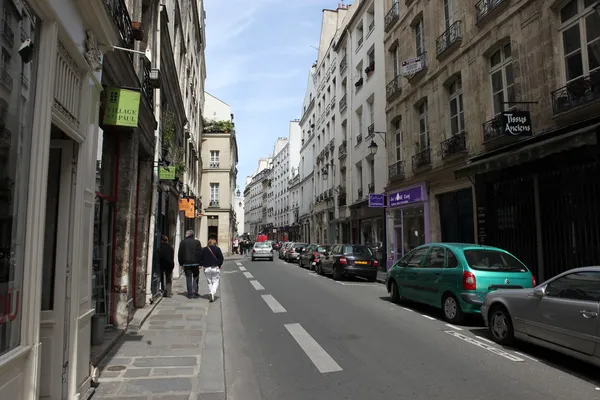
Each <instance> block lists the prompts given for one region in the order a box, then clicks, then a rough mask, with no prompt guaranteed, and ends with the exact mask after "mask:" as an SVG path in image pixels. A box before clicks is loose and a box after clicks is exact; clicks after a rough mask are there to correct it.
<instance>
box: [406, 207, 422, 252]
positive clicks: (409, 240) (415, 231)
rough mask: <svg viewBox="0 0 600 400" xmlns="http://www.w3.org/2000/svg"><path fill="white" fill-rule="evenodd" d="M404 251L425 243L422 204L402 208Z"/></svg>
mask: <svg viewBox="0 0 600 400" xmlns="http://www.w3.org/2000/svg"><path fill="white" fill-rule="evenodd" d="M402 227H403V234H402V237H403V248H404V253H406V252H409V251H411V250H412V249H414V248H416V247H418V246H421V245H422V244H425V211H424V207H423V205H422V204H421V205H418V206H414V207H408V208H404V209H403V210H402Z"/></svg>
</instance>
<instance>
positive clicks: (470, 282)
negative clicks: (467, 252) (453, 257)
mask: <svg viewBox="0 0 600 400" xmlns="http://www.w3.org/2000/svg"><path fill="white" fill-rule="evenodd" d="M462 284H463V289H464V290H475V289H477V279H475V275H473V273H472V272H469V271H465V272H463V281H462Z"/></svg>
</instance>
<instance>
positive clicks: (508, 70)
mask: <svg viewBox="0 0 600 400" xmlns="http://www.w3.org/2000/svg"><path fill="white" fill-rule="evenodd" d="M490 80H491V85H492V102H493V106H494V115H498V114H500V113H502V112H503V111H507V110H509V109H510V108H512V107H514V103H513V104H510V102H511V101H512V102H514V101H515V87H514V86H515V80H514V76H513V64H512V50H511V47H510V43H507V44H505V45H504V46H502V47H501V48H500V49H498V50H496V51H495V52H494V53H493V54H492V55H491V57H490Z"/></svg>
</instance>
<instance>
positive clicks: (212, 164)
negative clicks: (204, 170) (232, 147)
mask: <svg viewBox="0 0 600 400" xmlns="http://www.w3.org/2000/svg"><path fill="white" fill-rule="evenodd" d="M219 164H220V163H219V162H218V161H211V162H210V168H219Z"/></svg>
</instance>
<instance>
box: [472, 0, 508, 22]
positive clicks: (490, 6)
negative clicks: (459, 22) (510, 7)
mask: <svg viewBox="0 0 600 400" xmlns="http://www.w3.org/2000/svg"><path fill="white" fill-rule="evenodd" d="M505 1H508V0H480V1H479V2H478V3H477V4H475V23H479V22H480V21H481V20H483V19H484V18H485V17H486V16H487V15H488V14H489V13H491V12H492V11H493V10H494V9H495V8H496V7H498V6H499V5H500V4H502V3H504V2H505Z"/></svg>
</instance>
